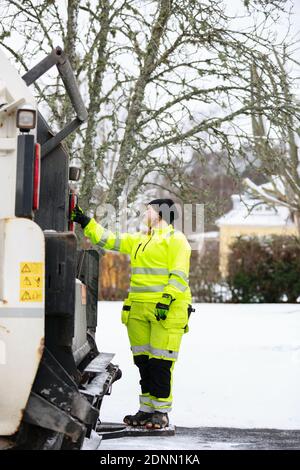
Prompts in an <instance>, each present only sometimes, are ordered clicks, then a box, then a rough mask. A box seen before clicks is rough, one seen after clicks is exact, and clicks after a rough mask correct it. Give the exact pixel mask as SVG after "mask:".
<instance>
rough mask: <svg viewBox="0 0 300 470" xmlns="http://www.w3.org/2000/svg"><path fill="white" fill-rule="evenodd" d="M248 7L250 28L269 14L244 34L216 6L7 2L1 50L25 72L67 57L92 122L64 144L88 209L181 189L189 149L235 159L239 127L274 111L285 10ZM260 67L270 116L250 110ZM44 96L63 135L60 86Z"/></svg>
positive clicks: (94, 0) (179, 0)
mask: <svg viewBox="0 0 300 470" xmlns="http://www.w3.org/2000/svg"><path fill="white" fill-rule="evenodd" d="M243 3H244V4H245V6H246V10H245V12H244V15H245V16H247V15H248V18H249V20H250V19H251V18H252V17H251V15H252V14H253V12H254V11H257V10H259V9H261V8H262V6H263V8H264V11H265V12H268V14H267V15H265V16H264V17H263V18H262V20H261V22H260V23H259V24H253V25H252V26H247V27H245V28H244V29H241V28H239V25H238V22H237V20H236V19H235V18H232V17H231V16H230V15H229V14H228V13H226V10H225V8H224V5H223V4H222V3H220V2H219V1H218V0H149V1H147V2H145V1H142V0H90V1H88V0H69V1H68V2H67V7H65V6H64V5H63V2H55V1H51V0H36V1H34V0H22V1H21V0H10V1H6V0H4V1H2V3H1V7H0V8H1V11H0V14H1V17H2V22H1V25H0V28H1V29H0V40H1V44H2V46H3V47H4V48H6V50H7V51H8V52H9V53H10V54H11V55H12V56H13V57H14V58H15V60H16V62H17V64H18V65H19V67H20V68H23V69H25V70H26V69H27V67H29V66H31V65H33V64H34V63H35V62H36V61H37V60H38V59H39V58H40V56H41V54H44V53H48V52H49V51H50V50H51V49H52V48H53V47H54V46H56V45H57V43H61V42H62V43H63V45H64V47H65V49H66V51H67V53H68V55H69V57H70V60H71V63H72V66H73V68H74V70H75V73H76V76H77V80H78V82H79V84H80V87H81V89H82V92H83V95H84V97H85V100H86V103H87V107H88V116H89V117H88V122H87V125H86V126H85V127H84V128H82V129H81V130H80V131H79V133H78V134H77V135H76V136H75V135H73V136H71V137H70V138H69V140H68V141H67V143H66V145H67V148H68V150H69V153H70V155H71V157H72V158H74V159H75V160H76V161H80V163H81V167H82V170H83V176H82V180H81V205H82V206H83V207H84V208H86V207H90V206H91V204H92V203H95V202H97V200H98V197H99V196H101V199H102V202H103V201H104V200H106V201H107V202H110V203H112V204H114V205H115V204H116V202H117V200H118V199H119V198H120V197H121V196H124V195H125V196H126V197H127V199H128V200H129V201H133V200H134V199H135V198H136V197H137V195H138V194H141V193H143V192H144V191H145V189H147V188H148V187H149V186H150V187H151V185H153V182H154V181H155V182H156V184H157V185H159V184H160V183H161V180H160V177H162V178H166V177H167V178H169V179H170V180H171V181H174V182H175V181H181V183H180V184H181V186H182V187H183V186H184V184H185V183H184V181H186V180H185V179H184V178H182V172H183V169H184V167H185V166H186V163H187V158H188V155H189V152H190V151H194V150H196V151H197V152H199V151H200V153H201V151H202V149H203V152H204V151H205V152H206V154H209V153H210V152H212V151H215V150H220V149H222V151H223V153H224V155H225V156H226V158H229V159H230V158H231V156H232V155H233V154H234V153H235V152H236V148H237V139H241V138H243V139H247V133H246V132H241V131H240V129H241V118H242V117H245V116H246V117H247V118H249V117H250V116H251V113H253V112H255V114H261V115H264V114H268V113H277V107H278V103H276V102H275V101H274V100H272V90H271V88H270V83H271V80H272V76H276V74H278V72H279V70H280V63H279V62H278V61H276V60H274V50H273V46H274V44H275V37H274V35H273V33H272V24H273V22H274V21H276V19H277V16H276V15H277V14H278V11H279V10H282V9H284V4H285V3H286V2H281V1H279V0H274V1H267V0H265V1H264V2H261V1H260V2H257V1H255V0H254V1H250V0H249V1H246V0H245V1H244V2H243V1H242V0H241V5H242V4H243ZM18 41H20V42H18ZM16 43H18V44H20V46H19V47H16V46H15V45H16ZM275 50H276V53H277V56H278V57H280V52H279V50H278V49H277V47H275ZM252 64H255V66H256V68H257V69H258V70H260V73H261V83H262V85H261V88H262V90H261V92H262V93H263V94H264V103H263V106H261V104H260V103H259V102H253V100H251V74H250V72H249V70H250V68H251V65H252ZM36 93H37V96H38V98H39V100H40V101H41V102H46V103H47V104H48V105H49V107H50V113H49V119H51V120H52V124H53V126H54V127H57V128H58V127H60V126H61V125H62V124H63V123H64V122H65V121H67V120H68V117H69V114H70V112H71V108H70V104H69V103H68V101H67V98H66V97H65V95H64V92H63V89H62V87H61V83H60V82H59V81H58V80H57V79H56V78H54V77H48V78H47V81H46V82H44V83H41V82H40V83H39V84H38V85H37V86H36ZM279 106H281V103H279ZM292 111H293V110H292V109H289V112H292ZM99 187H100V191H99ZM152 187H153V186H152ZM186 194H187V192H186ZM95 197H96V199H95Z"/></svg>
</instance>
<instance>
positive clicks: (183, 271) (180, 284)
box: [84, 219, 191, 303]
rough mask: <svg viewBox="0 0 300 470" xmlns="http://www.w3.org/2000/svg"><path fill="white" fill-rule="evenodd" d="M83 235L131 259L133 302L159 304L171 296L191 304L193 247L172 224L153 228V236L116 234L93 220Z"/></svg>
mask: <svg viewBox="0 0 300 470" xmlns="http://www.w3.org/2000/svg"><path fill="white" fill-rule="evenodd" d="M84 235H85V236H86V237H88V238H89V239H90V240H91V242H92V243H93V244H98V245H99V246H100V247H101V248H103V249H106V250H115V251H119V252H121V253H126V254H128V255H130V260H131V282H130V290H129V295H128V298H129V299H130V300H137V301H144V302H151V301H153V302H158V301H159V300H161V296H162V294H163V293H168V294H171V295H172V297H173V298H175V299H178V300H186V301H187V302H189V303H191V291H190V288H189V284H188V276H189V269H190V256H191V247H190V245H189V243H188V241H187V239H186V237H185V235H184V234H183V233H182V232H180V231H179V230H174V228H173V226H172V225H171V224H170V225H168V227H165V228H163V229H158V228H153V229H152V230H151V234H150V235H147V234H144V233H142V232H136V233H113V232H111V231H110V230H106V229H105V228H104V227H102V226H101V225H100V224H98V223H97V222H96V220H95V219H91V220H90V222H89V223H88V225H87V226H86V227H85V228H84Z"/></svg>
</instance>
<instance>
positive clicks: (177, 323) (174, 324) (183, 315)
mask: <svg viewBox="0 0 300 470" xmlns="http://www.w3.org/2000/svg"><path fill="white" fill-rule="evenodd" d="M187 323H188V313H187V303H186V302H181V301H175V302H174V303H172V304H171V307H170V310H169V313H168V316H167V318H166V320H162V321H161V324H162V325H163V326H164V327H165V328H177V329H183V328H185V326H186V325H187Z"/></svg>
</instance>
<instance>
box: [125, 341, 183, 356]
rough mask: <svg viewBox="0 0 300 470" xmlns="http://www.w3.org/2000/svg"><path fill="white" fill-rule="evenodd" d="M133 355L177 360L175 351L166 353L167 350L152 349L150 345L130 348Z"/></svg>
mask: <svg viewBox="0 0 300 470" xmlns="http://www.w3.org/2000/svg"><path fill="white" fill-rule="evenodd" d="M131 351H132V353H133V354H143V353H144V354H147V353H150V354H152V355H153V356H164V357H167V358H169V359H178V352H177V351H168V350H167V349H158V348H153V347H152V346H150V344H143V345H142V346H131Z"/></svg>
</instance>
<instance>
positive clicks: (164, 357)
mask: <svg viewBox="0 0 300 470" xmlns="http://www.w3.org/2000/svg"><path fill="white" fill-rule="evenodd" d="M155 305H156V304H155V303H153V302H135V301H129V300H128V299H126V300H125V301H124V304H123V310H122V322H123V323H124V324H125V325H126V326H127V332H128V337H129V341H130V346H131V350H132V354H133V360H134V363H135V365H136V366H137V367H138V368H139V372H140V377H141V380H140V385H141V394H140V397H139V399H140V410H141V411H146V412H150V413H152V412H154V411H161V412H164V413H167V412H170V411H171V409H172V401H173V397H172V385H173V369H174V365H175V362H176V360H177V358H178V353H179V349H180V344H181V340H182V336H183V334H184V333H186V332H187V331H188V305H189V304H188V302H186V301H177V300H175V301H174V302H172V304H171V306H170V310H169V312H168V316H167V318H166V320H159V321H157V319H156V317H155Z"/></svg>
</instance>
